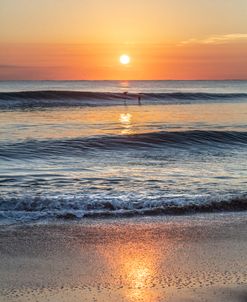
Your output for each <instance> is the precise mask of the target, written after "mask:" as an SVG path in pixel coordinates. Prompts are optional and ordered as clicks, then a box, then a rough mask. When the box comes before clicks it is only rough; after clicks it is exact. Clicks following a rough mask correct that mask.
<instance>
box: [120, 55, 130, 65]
mask: <svg viewBox="0 0 247 302" xmlns="http://www.w3.org/2000/svg"><path fill="white" fill-rule="evenodd" d="M119 61H120V63H121V64H124V65H126V64H129V62H130V57H129V56H128V55H121V56H120V58H119Z"/></svg>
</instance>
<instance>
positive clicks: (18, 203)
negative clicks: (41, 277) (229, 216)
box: [0, 195, 247, 221]
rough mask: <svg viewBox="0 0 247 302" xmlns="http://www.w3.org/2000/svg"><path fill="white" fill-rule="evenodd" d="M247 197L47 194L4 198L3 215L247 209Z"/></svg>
mask: <svg viewBox="0 0 247 302" xmlns="http://www.w3.org/2000/svg"><path fill="white" fill-rule="evenodd" d="M246 210H247V196H246V195H242V196H237V197H227V196H226V197H221V198H219V197H215V198H212V197H210V198H209V197H203V196H198V197H196V198H194V199H192V200H186V198H182V197H181V198H177V197H176V198H166V197H164V198H161V197H160V198H156V199H154V198H149V199H148V198H139V199H138V197H137V196H136V198H133V199H130V200H126V199H125V198H123V199H121V198H120V197H119V198H117V197H115V198H113V197H111V198H110V197H108V198H107V197H106V198H105V199H104V198H103V197H101V198H100V200H99V199H97V198H96V197H93V196H91V197H86V196H84V197H83V196H74V197H73V196H70V197H68V196H67V197H66V196H54V197H52V196H50V197H49V196H47V197H46V196H44V197H41V196H39V197H32V196H23V197H15V198H13V197H9V198H1V203H0V218H2V219H3V218H5V219H8V218H9V219H10V218H11V219H14V220H21V221H23V220H24V221H26V220H36V219H38V220H39V219H50V218H53V219H54V218H60V219H76V218H77V219H79V218H83V217H84V218H85V217H92V218H94V217H111V216H113V217H114V216H136V215H184V214H192V213H210V212H222V211H224V212H225V211H246Z"/></svg>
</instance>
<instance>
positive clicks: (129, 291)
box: [0, 213, 247, 302]
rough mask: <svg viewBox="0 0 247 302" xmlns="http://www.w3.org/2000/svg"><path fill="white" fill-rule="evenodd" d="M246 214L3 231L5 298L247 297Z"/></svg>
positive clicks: (1, 288) (0, 264)
mask: <svg viewBox="0 0 247 302" xmlns="http://www.w3.org/2000/svg"><path fill="white" fill-rule="evenodd" d="M246 222H247V218H246V215H245V213H224V214H203V215H188V216H160V217H159V216H158V217H141V218H123V219H98V220H97V219H94V220H92V219H85V220H83V221H80V222H76V221H75V222H68V223H59V222H57V223H52V224H50V223H49V224H47V223H40V224H27V225H21V226H20V225H19V226H18V225H12V226H10V225H8V226H3V227H1V230H0V238H1V240H0V253H1V258H0V301H3V302H5V301H6V302H7V301H8V302H11V301H13V302H14V301H19V302H22V301H23V302H24V301H25V302H26V301H51V302H55V301H154V302H156V301H246V299H247V292H246V282H247V272H246V266H247V255H246V250H247V232H246V231H247V227H246V226H247V224H246Z"/></svg>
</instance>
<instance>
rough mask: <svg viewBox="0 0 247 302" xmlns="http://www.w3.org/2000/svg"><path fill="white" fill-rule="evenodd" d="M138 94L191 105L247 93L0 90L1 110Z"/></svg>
mask: <svg viewBox="0 0 247 302" xmlns="http://www.w3.org/2000/svg"><path fill="white" fill-rule="evenodd" d="M138 96H140V97H141V101H142V103H151V104H152V103H161V104H188V103H189V104H190V103H197V102H205V101H211V102H222V101H229V100H241V99H247V93H204V92H167V93H128V94H126V93H113V92H90V91H60V90H57V91H56V90H44V91H19V92H0V109H12V108H19V109H25V108H50V107H76V106H110V105H122V104H123V102H124V101H128V104H132V103H133V104H136V103H137V100H138Z"/></svg>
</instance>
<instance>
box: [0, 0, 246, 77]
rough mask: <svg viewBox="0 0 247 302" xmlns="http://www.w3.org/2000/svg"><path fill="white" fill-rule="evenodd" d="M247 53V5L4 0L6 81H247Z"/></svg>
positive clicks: (0, 64) (0, 4) (200, 0)
mask: <svg viewBox="0 0 247 302" xmlns="http://www.w3.org/2000/svg"><path fill="white" fill-rule="evenodd" d="M123 53H126V54H128V55H129V56H130V57H131V63H130V64H128V65H125V66H124V65H121V64H120V63H119V56H120V55H121V54H123ZM246 54H247V1H246V0H214V1H212V0H152V1H150V0H125V1H119V0H1V1H0V79H1V80H4V79H18V80H19V79H31V80H34V79H90V80H92V79H129V80H130V79H247V55H246Z"/></svg>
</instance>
